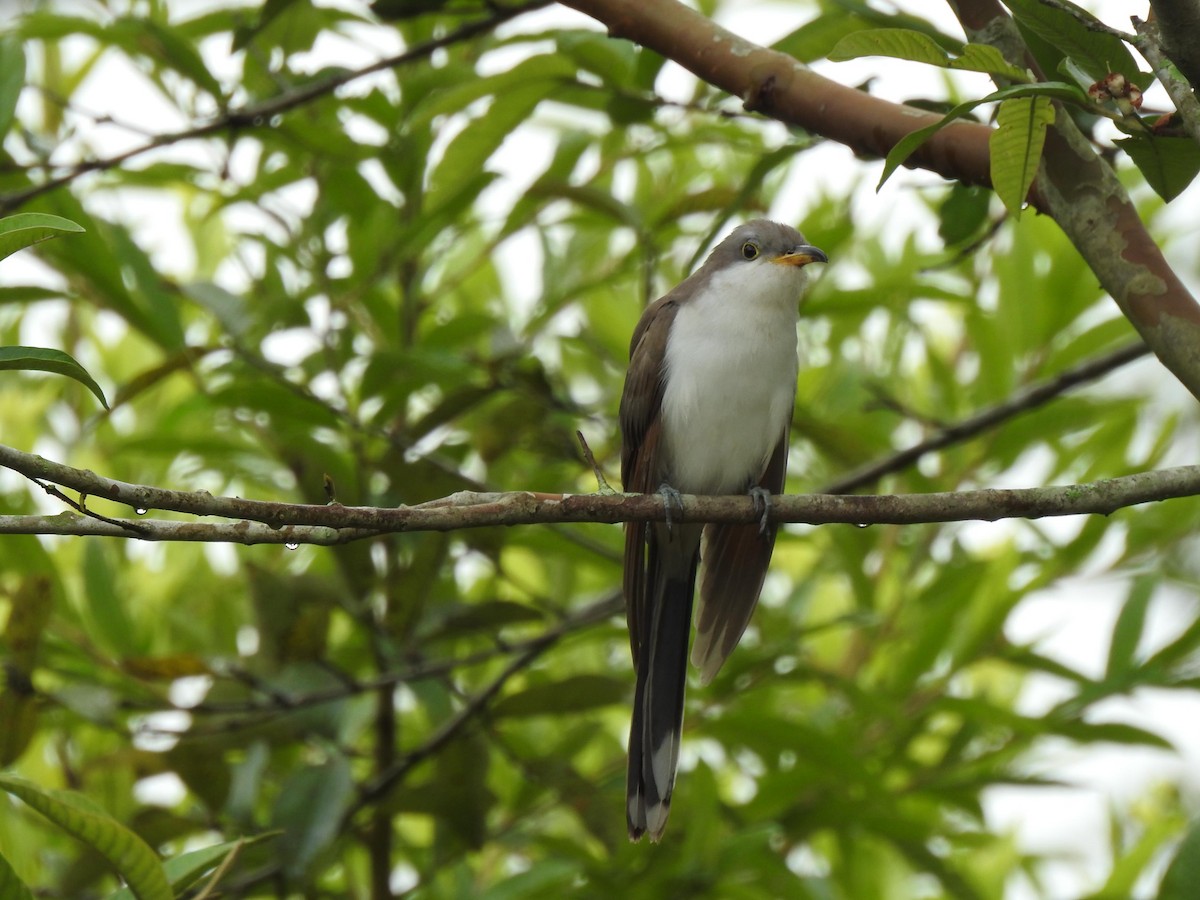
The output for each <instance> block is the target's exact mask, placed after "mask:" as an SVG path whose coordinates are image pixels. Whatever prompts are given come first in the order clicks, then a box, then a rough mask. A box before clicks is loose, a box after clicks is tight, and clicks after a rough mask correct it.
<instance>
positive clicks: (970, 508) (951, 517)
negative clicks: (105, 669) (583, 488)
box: [0, 447, 1200, 544]
mask: <svg viewBox="0 0 1200 900" xmlns="http://www.w3.org/2000/svg"><path fill="white" fill-rule="evenodd" d="M0 465H3V466H5V467H7V468H10V469H13V470H14V471H17V472H20V473H21V474H23V475H25V476H26V477H28V478H31V479H33V480H36V481H37V482H39V483H47V482H52V483H53V484H56V485H58V486H59V487H62V488H68V489H72V490H77V491H81V492H83V493H85V494H87V495H88V496H90V497H107V498H108V499H110V500H114V501H116V502H119V503H126V504H129V505H132V506H137V507H138V508H140V509H147V508H150V507H153V508H155V509H160V510H170V511H173V512H182V513H190V514H193V515H205V516H220V517H223V518H236V519H239V521H237V522H232V523H204V522H175V521H159V520H154V519H145V518H139V519H136V520H129V521H127V522H126V521H121V520H114V519H111V518H107V517H106V518H103V519H98V518H92V517H90V516H86V515H79V514H76V513H64V514H61V515H57V516H0V534H74V535H84V534H90V535H104V536H108V537H123V538H135V539H140V540H152V541H209V542H234V543H240V544H301V543H311V544H342V543H348V542H350V541H353V540H360V539H362V538H366V537H372V536H374V535H378V534H385V533H396V532H408V531H457V530H460V529H464V528H483V527H488V526H496V525H535V524H550V523H566V522H595V523H607V524H616V523H618V522H661V521H664V520H665V519H666V517H667V509H666V506H665V505H664V503H663V500H662V498H661V497H660V496H658V495H657V494H545V493H534V492H531V491H515V492H510V493H479V492H475V491H463V492H460V493H457V494H452V495H451V496H449V497H445V498H443V499H441V500H434V501H431V502H429V503H423V504H421V505H419V506H401V507H389V508H383V507H372V506H342V505H340V504H329V505H323V506H322V505H313V504H302V503H277V502H271V501H265V500H245V499H242V498H240V497H214V496H213V495H212V494H209V493H208V492H206V491H198V492H186V491H164V490H161V489H159V488H152V487H149V486H147V485H133V484H128V483H126V482H120V481H113V480H112V479H108V478H103V477H102V476H99V475H96V474H95V473H94V472H89V471H86V470H81V469H72V468H70V467H69V466H63V465H61V464H59V463H52V462H49V461H48V460H45V459H43V458H42V457H39V456H33V455H30V454H27V453H21V452H20V451H18V450H13V449H12V448H9V447H0ZM1192 496H1200V466H1181V467H1179V468H1174V469H1161V470H1158V471H1155V472H1142V473H1138V474H1136V475H1126V476H1124V477H1121V478H1111V479H1106V480H1103V481H1096V482H1090V483H1087V484H1075V485H1067V486H1057V487H1038V488H1022V489H1009V490H998V489H984V490H977V491H955V492H946V493H932V494H909V495H849V496H847V495H832V494H808V495H783V496H778V497H775V498H773V499H772V501H771V506H770V510H769V521H771V522H774V523H784V522H795V523H805V524H809V525H825V524H834V523H852V524H856V525H871V524H878V525H885V524H886V525H915V524H923V523H929V522H961V521H969V520H981V521H986V522H995V521H997V520H999V519H1009V518H1026V519H1037V518H1043V517H1046V516H1072V515H1084V514H1097V513H1098V514H1101V515H1109V514H1111V513H1113V512H1116V511H1117V510H1119V509H1122V508H1124V507H1127V506H1135V505H1137V504H1141V503H1149V502H1152V501H1156V500H1169V499H1177V498H1181V497H1192ZM151 498H153V502H152V501H151ZM760 515H761V513H760V512H759V510H758V509H756V506H755V503H754V501H753V500H752V499H751V498H750V497H749V496H727V497H697V496H690V495H684V496H683V500H682V508H681V509H679V508H676V507H675V506H674V504H672V508H671V516H672V518H673V520H674V521H676V522H679V521H686V522H726V523H752V522H757V521H758V520H759V518H760Z"/></svg>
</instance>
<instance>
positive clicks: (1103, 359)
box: [819, 341, 1150, 494]
mask: <svg viewBox="0 0 1200 900" xmlns="http://www.w3.org/2000/svg"><path fill="white" fill-rule="evenodd" d="M1149 353H1150V350H1149V349H1148V348H1147V347H1146V345H1145V344H1143V343H1142V342H1141V341H1135V342H1132V343H1129V344H1126V345H1125V346H1123V347H1119V348H1117V349H1116V350H1114V351H1112V352H1111V353H1106V354H1104V355H1103V356H1098V357H1095V358H1093V359H1089V360H1086V361H1084V362H1082V363H1080V364H1079V365H1077V366H1075V367H1074V368H1070V369H1067V370H1066V371H1064V372H1060V373H1059V374H1058V375H1056V376H1054V377H1053V378H1049V379H1047V380H1045V381H1040V382H1038V383H1037V384H1032V385H1029V386H1028V387H1025V388H1023V389H1021V390H1019V391H1017V392H1016V393H1014V394H1013V395H1012V396H1010V397H1009V398H1008V399H1007V400H1004V401H1002V402H1000V403H997V404H996V405H995V406H990V407H988V408H987V409H983V410H980V411H979V412H977V413H975V414H974V415H973V416H970V417H968V418H966V419H963V420H962V421H960V422H956V423H954V424H952V425H948V426H946V427H945V428H943V429H941V430H940V431H937V432H935V433H934V434H932V435H930V436H929V437H927V438H925V439H924V440H922V441H918V442H917V443H915V444H913V445H912V446H911V447H906V448H905V449H903V450H900V451H898V452H896V453H893V454H892V455H891V456H886V457H884V458H883V459H878V460H875V461H874V462H871V463H868V464H867V465H865V466H862V467H861V468H858V469H855V470H854V471H853V472H850V473H848V474H846V475H843V476H841V477H840V478H838V479H836V480H835V481H831V482H829V483H827V484H825V485H823V486H822V487H821V488H819V492H820V493H822V494H848V493H850V492H851V491H855V490H858V489H860V488H863V487H866V486H867V485H870V484H874V483H875V482H877V481H879V479H880V478H882V477H883V476H885V475H891V474H892V473H894V472H899V471H901V470H903V469H906V468H908V467H909V466H911V465H912V464H913V463H915V462H916V461H917V460H918V459H920V458H921V457H922V456H925V455H926V454H927V453H933V452H934V451H936V450H943V449H945V448H946V447H949V446H951V445H953V444H958V443H961V442H962V441H965V440H967V439H968V438H972V437H974V436H975V435H977V434H980V433H982V432H984V431H987V430H988V429H989V428H994V427H995V426H997V425H999V424H1000V423H1001V422H1004V421H1006V420H1008V419H1011V418H1013V417H1015V416H1018V415H1021V414H1023V413H1027V412H1030V411H1031V410H1034V409H1037V408H1038V407H1040V406H1043V405H1045V404H1046V403H1048V402H1049V401H1051V400H1053V399H1054V398H1055V397H1057V396H1059V395H1060V394H1063V393H1065V392H1066V391H1068V390H1071V389H1072V388H1075V387H1078V386H1080V385H1082V384H1087V383H1089V382H1091V381H1095V380H1096V379H1097V378H1100V377H1101V376H1102V375H1106V374H1108V373H1109V372H1111V371H1113V370H1114V369H1117V368H1119V367H1120V366H1123V365H1125V364H1126V363H1130V362H1132V361H1133V360H1135V359H1141V358H1142V357H1143V356H1147V355H1149Z"/></svg>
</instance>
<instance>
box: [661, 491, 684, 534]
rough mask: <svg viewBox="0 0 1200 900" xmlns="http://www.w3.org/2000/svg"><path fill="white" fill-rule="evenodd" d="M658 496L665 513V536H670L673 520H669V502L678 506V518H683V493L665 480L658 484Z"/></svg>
mask: <svg viewBox="0 0 1200 900" xmlns="http://www.w3.org/2000/svg"><path fill="white" fill-rule="evenodd" d="M658 493H659V496H661V497H662V498H663V509H665V510H666V513H667V537H670V536H671V528H672V526H673V525H674V522H673V521H672V520H671V504H672V503H674V504H675V506H676V507H678V508H679V518H680V519H682V518H683V495H682V494H680V493H679V491H677V490H675V488H673V487H671V486H670V485H669V484H667V483H666V482H665V481H664V482H663V483H662V484H660V485H659V486H658Z"/></svg>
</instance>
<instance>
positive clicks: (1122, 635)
mask: <svg viewBox="0 0 1200 900" xmlns="http://www.w3.org/2000/svg"><path fill="white" fill-rule="evenodd" d="M1155 582H1156V580H1155V579H1152V578H1150V577H1148V576H1142V577H1140V578H1138V579H1137V580H1135V581H1134V583H1133V585H1132V586H1131V587H1130V589H1129V596H1128V597H1127V598H1126V599H1125V604H1124V605H1123V606H1122V607H1121V614H1120V615H1119V616H1117V621H1116V624H1115V625H1113V633H1112V640H1111V641H1110V642H1109V645H1108V665H1107V667H1106V668H1105V677H1106V678H1113V677H1114V676H1117V675H1123V674H1125V673H1127V672H1129V671H1130V670H1131V669H1134V668H1135V667H1136V660H1135V658H1134V657H1135V654H1136V653H1137V648H1138V644H1140V643H1141V640H1142V631H1143V629H1144V628H1145V625H1146V609H1147V607H1148V606H1149V605H1150V598H1151V597H1153V596H1154V586H1155Z"/></svg>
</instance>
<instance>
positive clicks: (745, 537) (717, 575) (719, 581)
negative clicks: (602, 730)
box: [626, 430, 788, 684]
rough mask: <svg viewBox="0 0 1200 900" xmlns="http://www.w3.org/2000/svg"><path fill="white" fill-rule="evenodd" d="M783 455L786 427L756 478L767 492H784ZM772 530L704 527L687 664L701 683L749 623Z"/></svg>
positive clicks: (772, 538) (771, 546)
mask: <svg viewBox="0 0 1200 900" xmlns="http://www.w3.org/2000/svg"><path fill="white" fill-rule="evenodd" d="M787 457H788V432H787V431H786V430H785V431H784V433H783V436H782V437H780V439H779V443H778V444H776V445H775V450H774V452H772V454H771V458H770V460H769V461H768V462H767V468H766V470H765V471H764V472H763V476H762V478H760V479H759V480H758V486H759V487H761V488H763V489H765V490H767V491H769V492H771V493H772V494H780V493H782V492H783V483H784V479H785V478H786V476H787ZM775 530H776V529H775V528H774V526H770V527H768V529H767V533H766V534H763V533H762V532H761V530H760V528H759V525H758V524H757V523H755V524H752V525H708V526H706V527H705V529H704V548H703V550H702V551H701V558H702V560H703V564H704V576H703V578H702V579H701V582H700V610H699V612H698V614H697V616H696V640H695V642H694V643H693V645H692V665H694V666H696V667H697V668H699V669H700V680H701V682H702V683H703V684H708V682H710V681H712V679H713V676H715V675H716V674H717V672H718V671H720V669H721V666H722V665H723V664H724V662H725V660H726V658H727V657H728V656H729V654H730V653H731V652H733V648H734V647H736V646H737V642H738V641H739V640H741V637H742V632H743V631H745V630H746V625H747V624H748V623H749V622H750V616H751V615H752V614H753V613H754V607H755V606H756V605H757V603H758V594H759V591H761V590H762V586H763V580H764V579H765V578H766V577H767V566H768V565H769V564H770V562H771V551H772V550H773V549H774V547H775ZM626 553H628V548H627V549H626ZM627 558H628V557H627Z"/></svg>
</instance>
